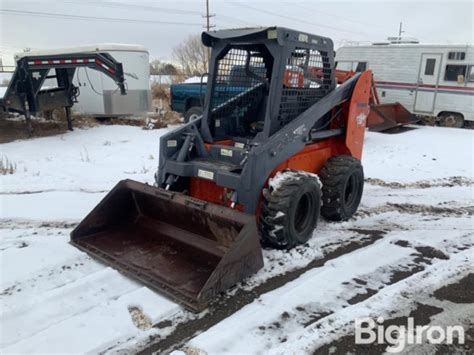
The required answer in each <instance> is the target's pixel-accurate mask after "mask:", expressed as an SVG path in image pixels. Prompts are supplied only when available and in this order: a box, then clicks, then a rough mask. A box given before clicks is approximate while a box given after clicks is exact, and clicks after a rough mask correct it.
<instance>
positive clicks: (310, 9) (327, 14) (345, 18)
mask: <svg viewBox="0 0 474 355" xmlns="http://www.w3.org/2000/svg"><path fill="white" fill-rule="evenodd" d="M291 6H296V7H299V8H301V9H303V10H307V11H311V12H314V13H317V14H323V15H326V16H332V17H335V18H339V19H341V20H343V21H347V22H352V23H356V24H359V25H364V26H372V27H377V28H384V27H382V26H378V25H374V24H373V23H368V22H361V21H356V20H352V19H348V18H347V17H342V16H339V15H334V14H331V13H328V12H326V11H321V10H319V8H318V9H312V8H309V7H306V6H301V5H300V4H295V3H291Z"/></svg>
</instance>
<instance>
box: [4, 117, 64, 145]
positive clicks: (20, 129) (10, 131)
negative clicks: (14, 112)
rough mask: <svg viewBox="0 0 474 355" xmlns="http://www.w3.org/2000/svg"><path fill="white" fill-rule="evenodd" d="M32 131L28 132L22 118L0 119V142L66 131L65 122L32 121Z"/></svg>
mask: <svg viewBox="0 0 474 355" xmlns="http://www.w3.org/2000/svg"><path fill="white" fill-rule="evenodd" d="M32 126H33V133H32V134H30V133H28V128H27V126H26V122H25V121H24V120H21V121H20V120H18V121H17V120H7V119H1V120H0V143H8V142H12V141H14V140H17V139H27V138H32V137H47V136H53V135H57V134H63V133H66V132H67V124H66V122H53V121H37V120H33V121H32Z"/></svg>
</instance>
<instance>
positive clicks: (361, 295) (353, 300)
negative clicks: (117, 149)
mask: <svg viewBox="0 0 474 355" xmlns="http://www.w3.org/2000/svg"><path fill="white" fill-rule="evenodd" d="M365 291H366V292H364V293H358V294H357V295H355V296H354V297H352V298H351V299H349V300H348V301H347V303H349V304H356V303H359V302H362V301H365V300H366V299H367V298H370V297H372V296H373V295H375V294H376V293H377V292H378V291H376V290H374V289H371V288H367V289H365Z"/></svg>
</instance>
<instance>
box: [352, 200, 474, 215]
mask: <svg viewBox="0 0 474 355" xmlns="http://www.w3.org/2000/svg"><path fill="white" fill-rule="evenodd" d="M387 212H400V213H405V214H422V215H430V216H443V217H461V216H466V215H467V216H472V215H474V206H461V207H438V206H431V205H422V204H412V203H390V202H389V203H386V204H384V205H382V206H378V207H372V208H361V209H359V210H358V211H357V212H356V214H355V216H354V217H355V218H364V217H370V216H372V215H375V214H382V213H387Z"/></svg>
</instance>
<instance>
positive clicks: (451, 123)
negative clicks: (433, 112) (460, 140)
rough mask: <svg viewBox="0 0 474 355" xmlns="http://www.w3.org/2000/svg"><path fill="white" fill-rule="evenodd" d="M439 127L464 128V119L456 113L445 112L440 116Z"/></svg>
mask: <svg viewBox="0 0 474 355" xmlns="http://www.w3.org/2000/svg"><path fill="white" fill-rule="evenodd" d="M439 125H440V126H443V127H452V128H462V127H463V126H464V117H463V116H462V115H461V114H459V113H455V112H443V113H442V114H441V115H440V116H439Z"/></svg>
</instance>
